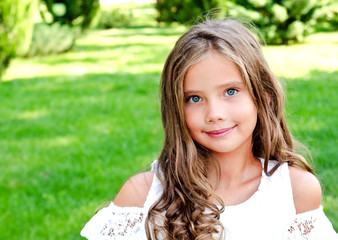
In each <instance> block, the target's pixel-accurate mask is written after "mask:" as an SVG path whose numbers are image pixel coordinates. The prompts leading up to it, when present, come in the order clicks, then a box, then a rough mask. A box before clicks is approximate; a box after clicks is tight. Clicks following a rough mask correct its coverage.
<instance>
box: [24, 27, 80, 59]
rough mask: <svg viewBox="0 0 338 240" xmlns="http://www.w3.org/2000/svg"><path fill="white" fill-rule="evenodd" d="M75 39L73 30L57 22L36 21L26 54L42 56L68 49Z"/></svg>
mask: <svg viewBox="0 0 338 240" xmlns="http://www.w3.org/2000/svg"><path fill="white" fill-rule="evenodd" d="M75 39H76V33H75V30H74V29H72V28H70V27H68V26H65V25H60V24H59V23H54V24H52V25H49V24H45V23H38V24H35V26H34V31H33V38H32V43H31V46H30V49H29V51H28V53H27V55H26V56H28V57H33V56H43V55H50V54H57V53H62V52H66V51H68V50H70V49H71V48H72V47H73V45H74V43H75Z"/></svg>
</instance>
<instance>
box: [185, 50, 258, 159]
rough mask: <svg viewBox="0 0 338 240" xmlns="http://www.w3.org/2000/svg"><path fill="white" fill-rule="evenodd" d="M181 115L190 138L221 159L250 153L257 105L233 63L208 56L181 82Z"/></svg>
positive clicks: (214, 55)
mask: <svg viewBox="0 0 338 240" xmlns="http://www.w3.org/2000/svg"><path fill="white" fill-rule="evenodd" d="M184 96H185V103H184V114H185V120H186V123H187V126H188V129H189V131H190V134H191V136H192V138H193V139H194V140H195V141H196V142H197V143H199V144H201V145H202V146H204V147H206V148H208V149H209V150H211V151H212V152H213V153H214V154H215V156H216V157H217V156H219V157H221V155H222V154H228V153H231V152H234V151H243V152H246V151H251V144H252V142H251V141H252V134H253V131H254V129H255V126H256V122H257V109H256V106H255V104H254V102H253V100H252V98H251V96H250V94H249V92H248V91H247V89H246V87H245V86H244V83H243V80H242V77H241V74H240V72H239V70H238V68H237V67H236V65H235V64H234V63H232V62H231V61H229V60H227V59H226V58H225V57H223V56H221V55H219V54H216V53H210V54H209V55H208V56H207V57H206V58H204V59H203V60H202V61H200V62H198V63H197V64H195V65H193V66H192V67H191V68H190V69H189V70H188V72H187V74H186V78H185V80H184Z"/></svg>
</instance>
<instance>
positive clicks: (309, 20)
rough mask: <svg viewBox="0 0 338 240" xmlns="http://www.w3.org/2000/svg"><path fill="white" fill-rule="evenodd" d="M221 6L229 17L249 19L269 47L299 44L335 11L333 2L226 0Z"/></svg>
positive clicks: (311, 0)
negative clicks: (270, 45)
mask: <svg viewBox="0 0 338 240" xmlns="http://www.w3.org/2000/svg"><path fill="white" fill-rule="evenodd" d="M223 7H224V8H226V11H227V14H228V15H230V16H235V17H240V18H249V20H251V21H252V22H254V23H255V24H256V25H257V26H258V28H259V29H260V31H261V32H262V33H263V36H264V38H265V40H266V42H267V43H270V44H289V43H293V42H299V41H302V40H303V38H304V36H306V35H307V34H310V33H313V32H314V31H315V29H316V25H317V24H318V23H320V22H322V21H333V19H334V17H337V10H338V8H337V3H336V2H335V1H334V0H297V1H295V0H228V1H226V2H225V3H224V5H223ZM329 16H331V18H330V17H329Z"/></svg>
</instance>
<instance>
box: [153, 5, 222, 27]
mask: <svg viewBox="0 0 338 240" xmlns="http://www.w3.org/2000/svg"><path fill="white" fill-rule="evenodd" d="M219 1H220V0H183V1H182V0H157V3H156V9H157V21H158V22H180V23H191V21H192V20H196V19H197V18H198V17H199V16H201V15H202V14H203V13H206V12H207V11H209V10H210V9H213V8H217V7H218V6H219Z"/></svg>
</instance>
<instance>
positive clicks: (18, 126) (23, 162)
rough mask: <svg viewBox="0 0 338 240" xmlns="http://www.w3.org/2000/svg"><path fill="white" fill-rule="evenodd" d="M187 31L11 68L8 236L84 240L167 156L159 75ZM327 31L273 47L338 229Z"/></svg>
mask: <svg viewBox="0 0 338 240" xmlns="http://www.w3.org/2000/svg"><path fill="white" fill-rule="evenodd" d="M184 30H185V28H184V27H160V28H157V27H154V26H152V27H144V28H128V29H119V30H117V29H114V30H100V31H99V30H92V31H90V32H88V33H87V34H86V35H84V36H83V37H82V38H81V39H79V41H78V42H77V45H76V46H75V48H74V50H73V51H72V52H69V53H66V54H63V55H57V56H49V57H40V58H33V59H15V60H14V61H13V62H12V64H11V66H10V69H9V70H8V71H7V72H6V74H5V76H4V81H3V82H1V83H0V98H1V99H0V101H1V107H0V115H1V118H0V134H1V136H2V137H1V139H0V154H1V157H2V159H1V162H0V171H1V174H0V194H1V197H0V211H1V213H2V214H1V216H0V239H32V240H33V239H34V240H38V239H64V240H67V239H69V240H71V239H81V237H80V236H79V232H80V230H81V228H82V227H83V225H84V224H85V222H86V221H88V219H89V218H90V217H91V216H92V215H93V214H94V212H95V210H96V209H97V207H98V206H100V205H101V204H102V203H103V202H105V201H107V200H110V199H113V198H114V196H115V194H116V193H117V191H118V190H119V188H120V186H121V184H122V183H123V182H124V181H125V180H126V179H127V178H128V177H130V176H131V175H133V174H135V173H137V172H138V171H140V170H142V169H143V167H144V166H146V165H147V164H148V163H150V162H151V161H152V160H153V159H155V158H156V157H157V155H158V153H159V151H160V148H161V143H162V137H163V133H162V127H161V121H160V114H159V96H158V85H159V79H160V73H161V69H162V66H163V64H164V61H165V58H166V56H167V55H168V53H169V51H170V49H171V48H172V47H173V45H174V43H175V40H176V39H177V38H178V36H179V35H180V34H181V33H183V32H184ZM322 36H323V37H324V39H331V40H330V41H328V40H327V41H326V42H325V43H324V42H323V43H322V42H321V41H318V38H320V37H321V36H313V37H312V39H311V38H310V40H309V42H308V43H306V44H299V45H295V46H282V47H277V46H273V47H270V46H269V47H265V48H264V52H265V54H266V56H267V58H268V59H269V62H270V65H271V66H272V68H273V70H274V71H275V72H276V73H277V75H278V76H279V77H280V78H281V80H282V81H283V83H284V86H285V88H286V90H287V96H288V98H287V118H288V120H289V124H290V128H291V130H292V132H293V134H294V135H295V136H296V137H297V139H298V140H301V141H302V142H304V143H305V144H306V145H307V146H308V147H309V149H310V151H311V152H312V153H313V158H314V163H315V169H316V171H317V173H318V176H319V178H320V179H321V182H322V185H323V189H324V195H325V196H324V199H323V205H324V208H325V211H326V213H327V214H328V216H329V217H330V219H331V221H332V223H333V224H334V226H335V228H336V229H338V225H337V224H338V216H337V212H338V205H337V202H338V196H337V194H338V189H337V184H336V173H337V170H338V166H337V161H336V159H337V148H336V146H337V144H338V143H337V139H338V136H337V135H338V126H337V119H338V113H337V111H336V109H338V106H337V103H338V99H337V98H338V95H337V94H336V93H337V90H338V89H337V88H338V86H337V82H338V79H337V75H338V73H337V71H338V67H337V60H336V56H338V46H337V42H338V41H337V35H336V34H325V35H322ZM316 39H317V40H316Z"/></svg>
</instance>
